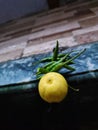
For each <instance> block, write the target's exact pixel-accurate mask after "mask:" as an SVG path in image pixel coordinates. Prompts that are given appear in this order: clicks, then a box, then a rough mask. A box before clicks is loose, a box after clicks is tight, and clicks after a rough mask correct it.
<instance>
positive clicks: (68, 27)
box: [29, 22, 80, 40]
mask: <svg viewBox="0 0 98 130" xmlns="http://www.w3.org/2000/svg"><path fill="white" fill-rule="evenodd" d="M79 28H80V25H79V24H78V22H72V23H71V22H70V23H68V24H66V25H65V26H64V25H62V26H58V27H54V28H50V29H46V30H43V31H40V32H36V33H33V34H32V36H31V37H29V40H33V39H37V38H41V37H45V36H49V35H54V34H57V33H62V32H68V31H72V30H74V29H79Z"/></svg>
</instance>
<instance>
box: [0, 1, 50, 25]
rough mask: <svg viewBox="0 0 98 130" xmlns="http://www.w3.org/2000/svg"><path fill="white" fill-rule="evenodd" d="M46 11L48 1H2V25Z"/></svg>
mask: <svg viewBox="0 0 98 130" xmlns="http://www.w3.org/2000/svg"><path fill="white" fill-rule="evenodd" d="M46 9H48V4H47V2H46V0H42V2H41V1H40V0H0V23H3V22H6V21H9V20H11V19H14V18H17V17H20V16H24V15H26V14H28V13H35V12H39V11H42V10H46Z"/></svg>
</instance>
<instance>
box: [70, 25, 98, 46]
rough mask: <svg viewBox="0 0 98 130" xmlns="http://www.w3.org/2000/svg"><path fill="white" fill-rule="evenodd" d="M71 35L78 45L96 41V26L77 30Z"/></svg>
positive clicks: (97, 27)
mask: <svg viewBox="0 0 98 130" xmlns="http://www.w3.org/2000/svg"><path fill="white" fill-rule="evenodd" d="M72 33H73V35H74V38H75V39H76V41H77V42H78V43H79V44H81V43H90V42H95V41H98V25H95V26H92V27H88V28H84V29H79V30H76V31H73V32H72Z"/></svg>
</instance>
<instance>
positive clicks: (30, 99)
mask: <svg viewBox="0 0 98 130" xmlns="http://www.w3.org/2000/svg"><path fill="white" fill-rule="evenodd" d="M82 48H86V51H85V52H84V53H83V54H82V55H81V56H80V57H79V58H78V59H76V60H75V65H74V67H75V68H76V71H75V72H68V71H67V70H62V71H60V73H62V74H63V75H64V76H65V77H66V79H67V80H68V83H69V84H70V85H72V86H74V87H76V88H79V89H80V91H79V92H74V91H72V90H71V89H69V93H68V96H67V97H66V98H65V100H63V101H62V102H61V103H59V104H51V105H50V104H48V103H46V102H44V101H43V100H42V99H41V98H40V97H39V94H38V90H37V84H38V81H36V68H37V67H38V65H34V63H35V62H36V61H38V60H40V59H41V58H43V57H46V56H47V55H51V53H48V54H41V55H33V56H31V57H26V58H22V59H19V60H14V61H8V62H4V63H1V64H0V124H1V125H0V129H1V130H5V129H6V130H8V129H10V130H13V129H14V130H18V129H23V130H28V129H29V130H39V129H40V130H41V129H43V130H46V129H47V130H61V129H63V130H65V129H67V130H79V129H80V130H82V129H83V130H87V129H89V130H92V129H96V130H97V129H98V125H97V124H98V118H97V111H98V42H97V43H91V44H87V45H82V46H77V47H74V48H69V49H67V50H63V51H62V52H66V51H69V50H70V49H75V50H81V49H82ZM32 63H33V65H32Z"/></svg>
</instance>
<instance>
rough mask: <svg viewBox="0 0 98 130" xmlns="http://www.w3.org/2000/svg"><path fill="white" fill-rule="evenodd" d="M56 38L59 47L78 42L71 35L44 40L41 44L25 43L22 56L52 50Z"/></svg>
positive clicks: (73, 44)
mask: <svg viewBox="0 0 98 130" xmlns="http://www.w3.org/2000/svg"><path fill="white" fill-rule="evenodd" d="M57 40H58V41H59V43H60V47H66V48H67V47H71V46H76V45H78V43H77V42H76V41H75V39H74V38H73V37H67V38H59V39H56V40H52V41H48V42H44V43H41V44H35V45H28V44H27V46H26V48H25V49H24V52H23V57H25V56H29V55H32V54H39V53H45V52H49V51H52V49H53V48H54V47H55V45H56V41H57Z"/></svg>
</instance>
